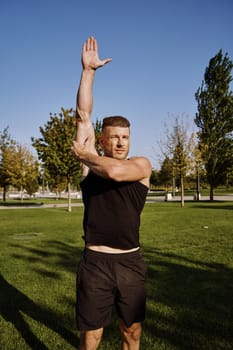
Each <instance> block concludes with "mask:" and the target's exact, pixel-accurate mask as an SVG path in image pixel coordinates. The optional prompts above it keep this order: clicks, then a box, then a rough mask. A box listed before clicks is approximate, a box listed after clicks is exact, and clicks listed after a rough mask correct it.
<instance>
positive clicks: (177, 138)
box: [162, 117, 194, 207]
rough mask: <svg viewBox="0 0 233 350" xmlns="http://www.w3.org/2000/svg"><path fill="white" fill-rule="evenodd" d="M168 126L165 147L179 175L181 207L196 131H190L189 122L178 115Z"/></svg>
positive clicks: (166, 154)
mask: <svg viewBox="0 0 233 350" xmlns="http://www.w3.org/2000/svg"><path fill="white" fill-rule="evenodd" d="M165 128H166V131H165V133H166V141H165V143H163V144H164V147H163V150H162V151H163V154H164V156H165V159H166V158H167V159H170V161H171V163H172V167H171V168H172V174H171V176H173V178H174V179H175V178H176V177H178V179H179V181H180V186H181V207H183V206H184V178H185V176H186V175H187V173H188V172H189V170H190V168H191V164H192V153H193V148H194V133H189V131H188V123H185V122H184V119H183V118H181V117H176V118H175V121H174V123H173V125H172V126H171V127H168V126H167V125H166V124H165Z"/></svg>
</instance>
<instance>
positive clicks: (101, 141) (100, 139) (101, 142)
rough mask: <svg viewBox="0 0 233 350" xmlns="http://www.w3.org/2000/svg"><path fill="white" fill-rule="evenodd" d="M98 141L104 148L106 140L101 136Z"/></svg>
mask: <svg viewBox="0 0 233 350" xmlns="http://www.w3.org/2000/svg"><path fill="white" fill-rule="evenodd" d="M98 141H99V144H100V146H101V147H103V145H104V138H103V136H102V135H100V136H99V138H98Z"/></svg>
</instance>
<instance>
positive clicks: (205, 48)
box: [0, 0, 233, 167]
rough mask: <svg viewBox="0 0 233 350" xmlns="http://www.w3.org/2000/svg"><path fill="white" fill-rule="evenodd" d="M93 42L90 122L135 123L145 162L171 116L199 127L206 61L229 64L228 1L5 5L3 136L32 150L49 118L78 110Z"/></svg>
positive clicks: (28, 0)
mask: <svg viewBox="0 0 233 350" xmlns="http://www.w3.org/2000/svg"><path fill="white" fill-rule="evenodd" d="M90 35H93V36H95V37H96V38H97V40H98V42H99V54H100V57H101V58H105V57H106V56H107V57H112V59H113V61H112V62H111V63H109V64H108V65H107V66H105V67H104V68H102V69H101V70H98V71H97V73H96V80H95V85H94V110H93V120H94V121H95V120H96V118H98V119H101V118H102V117H103V116H107V115H114V114H121V115H125V116H126V117H127V118H129V119H130V121H131V124H132V130H131V135H132V140H131V153H130V155H146V156H148V157H150V158H151V159H152V162H153V166H154V167H159V166H158V164H156V161H154V160H153V158H154V155H155V154H154V151H153V147H154V148H157V147H158V146H157V140H158V138H159V137H160V136H161V135H163V134H164V121H167V120H168V115H172V116H177V115H183V114H185V115H188V116H189V117H190V118H191V119H193V117H194V115H195V113H196V109H197V105H196V101H195V98H194V94H195V92H196V90H197V88H198V87H199V86H200V84H201V81H202V80H203V76H204V71H205V68H206V67H207V65H208V63H209V60H210V58H211V57H213V56H214V55H215V54H217V52H218V51H219V50H220V49H222V50H223V53H224V54H225V53H226V52H227V53H228V54H229V57H230V59H231V60H233V1H232V0H221V1H219V0H138V1H135V0H117V1H116V0H106V1H105V0H89V1H85V0H84V1H81V0H66V1H65V0H40V1H38V0H20V1H19V0H0V130H1V131H2V130H3V129H4V128H5V127H6V126H9V132H10V134H11V136H12V137H13V138H14V139H16V140H17V141H18V142H20V143H23V144H28V145H30V144H31V136H35V137H38V136H40V133H39V127H40V126H43V125H44V124H45V123H46V122H47V121H48V120H49V113H50V112H51V113H58V112H59V111H60V109H61V107H64V108H71V107H75V99H76V91H77V87H78V83H79V78H80V72H81V64H80V54H81V47H82V43H83V41H85V40H86V39H87V38H88V37H89V36H90Z"/></svg>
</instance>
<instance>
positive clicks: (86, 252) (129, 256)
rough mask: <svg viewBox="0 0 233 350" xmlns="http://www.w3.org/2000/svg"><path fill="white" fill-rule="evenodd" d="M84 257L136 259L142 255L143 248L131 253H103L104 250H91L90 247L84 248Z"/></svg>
mask: <svg viewBox="0 0 233 350" xmlns="http://www.w3.org/2000/svg"><path fill="white" fill-rule="evenodd" d="M83 256H84V257H89V258H93V259H102V260H111V261H112V260H118V261H119V260H123V259H134V258H138V257H141V249H140V248H139V249H138V250H135V251H133V252H129V253H116V254H115V253H103V252H97V251H95V250H91V249H88V248H85V249H84V252H83Z"/></svg>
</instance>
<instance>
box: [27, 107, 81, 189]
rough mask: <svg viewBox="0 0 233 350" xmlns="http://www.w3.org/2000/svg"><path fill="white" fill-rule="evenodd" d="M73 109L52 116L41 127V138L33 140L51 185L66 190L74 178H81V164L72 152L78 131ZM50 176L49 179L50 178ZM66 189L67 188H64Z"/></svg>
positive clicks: (62, 110) (63, 110)
mask: <svg viewBox="0 0 233 350" xmlns="http://www.w3.org/2000/svg"><path fill="white" fill-rule="evenodd" d="M74 115H75V112H74V111H73V109H69V110H65V109H64V108H62V109H61V112H60V113H59V115H57V114H56V113H55V114H50V120H49V121H48V122H47V123H46V124H45V125H44V127H40V133H41V135H42V137H41V138H32V145H33V147H35V149H36V151H37V153H38V157H39V159H40V160H41V161H42V168H43V169H44V172H45V173H46V177H47V179H48V180H49V182H50V184H51V185H52V186H53V187H54V188H57V189H58V190H59V189H60V188H59V187H63V189H66V186H67V185H68V183H69V182H70V181H71V180H72V177H77V176H78V178H80V175H81V174H80V164H79V162H78V161H77V160H76V159H75V158H74V156H73V154H72V152H71V146H72V141H73V138H74V134H75V129H76V121H75V117H74ZM48 175H49V177H48ZM64 187H65V188H64Z"/></svg>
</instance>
